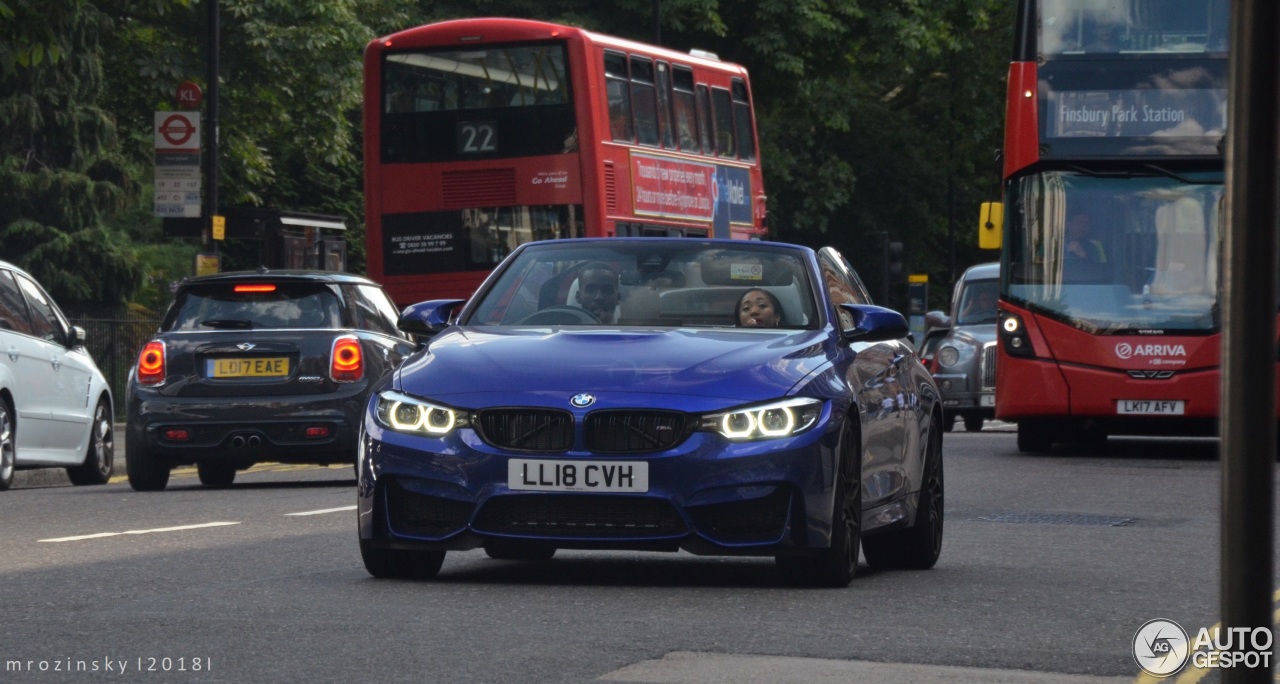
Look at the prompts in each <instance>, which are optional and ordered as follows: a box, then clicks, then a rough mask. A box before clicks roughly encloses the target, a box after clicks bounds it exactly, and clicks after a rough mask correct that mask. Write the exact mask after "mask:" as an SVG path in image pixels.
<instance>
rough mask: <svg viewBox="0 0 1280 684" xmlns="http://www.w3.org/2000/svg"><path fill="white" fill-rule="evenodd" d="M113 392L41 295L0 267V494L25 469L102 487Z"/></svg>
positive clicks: (109, 455)
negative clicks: (59, 471)
mask: <svg viewBox="0 0 1280 684" xmlns="http://www.w3.org/2000/svg"><path fill="white" fill-rule="evenodd" d="M114 415H115V414H114V413H113V409H112V403H111V388H110V387H109V386H108V385H107V380H106V378H104V377H103V375H102V372H101V371H99V370H98V366H97V365H96V364H94V362H93V358H92V357H91V356H89V352H88V350H87V349H85V346H84V330H83V329H81V328H79V327H75V326H72V325H71V324H70V323H68V322H67V318H66V316H64V315H62V311H60V310H59V309H58V305H57V304H55V303H54V301H53V299H52V298H51V297H49V295H48V293H46V292H45V291H44V288H42V287H40V285H39V283H37V282H36V281H35V279H34V278H32V277H31V275H30V274H28V273H26V272H25V271H23V270H22V269H20V268H18V267H16V266H14V265H13V264H10V263H6V262H4V261H0V490H5V489H8V488H9V487H10V486H12V485H13V476H14V473H15V472H16V471H17V470H19V469H26V468H57V467H63V468H66V469H67V476H68V477H69V478H70V479H71V482H72V483H73V484H77V485H91V484H105V483H106V482H107V480H108V479H109V478H110V477H111V470H112V466H113V463H114V461H115V440H114V436H113V432H112V421H113V416H114Z"/></svg>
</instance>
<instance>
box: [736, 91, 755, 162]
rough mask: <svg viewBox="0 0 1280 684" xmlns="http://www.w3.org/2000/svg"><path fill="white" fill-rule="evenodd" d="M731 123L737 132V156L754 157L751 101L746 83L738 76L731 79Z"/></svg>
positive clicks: (743, 157)
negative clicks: (748, 97)
mask: <svg viewBox="0 0 1280 684" xmlns="http://www.w3.org/2000/svg"><path fill="white" fill-rule="evenodd" d="M733 125H734V127H735V130H736V131H737V134H738V148H739V154H738V156H739V157H740V158H742V159H755V158H756V146H755V136H754V135H752V134H751V131H752V129H753V126H752V125H751V102H750V101H748V100H747V84H746V82H744V81H743V80H742V79H740V78H735V79H733Z"/></svg>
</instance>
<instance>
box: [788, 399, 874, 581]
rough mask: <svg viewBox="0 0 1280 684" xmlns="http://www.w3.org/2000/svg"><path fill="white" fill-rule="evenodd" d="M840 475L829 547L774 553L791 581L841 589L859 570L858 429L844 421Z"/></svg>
mask: <svg viewBox="0 0 1280 684" xmlns="http://www.w3.org/2000/svg"><path fill="white" fill-rule="evenodd" d="M840 441H841V449H840V461H839V465H838V468H839V471H838V472H839V474H838V476H837V477H836V481H835V496H834V497H833V498H834V499H835V501H834V510H833V511H832V514H831V546H830V547H828V548H825V549H814V550H811V551H809V552H807V553H805V554H803V555H787V556H777V557H776V558H775V559H774V560H775V562H776V563H777V566H778V569H779V570H781V571H782V573H783V575H784V576H786V578H787V579H788V580H789V581H791V582H792V583H793V584H798V585H801V586H812V587H829V588H832V589H841V588H844V587H847V586H849V583H850V582H852V581H853V578H854V576H855V575H856V574H857V573H858V548H859V546H860V543H859V542H860V540H861V538H862V477H861V475H862V463H861V461H859V460H858V454H859V453H860V451H861V450H860V449H859V447H858V442H859V441H861V440H860V439H859V438H858V432H857V430H856V429H854V428H853V427H851V426H850V425H849V424H848V423H847V422H846V426H845V430H844V435H843V437H842V438H841V440H840Z"/></svg>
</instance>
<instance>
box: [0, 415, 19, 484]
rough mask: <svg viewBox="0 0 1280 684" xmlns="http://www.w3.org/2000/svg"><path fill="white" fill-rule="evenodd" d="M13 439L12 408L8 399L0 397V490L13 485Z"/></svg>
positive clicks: (16, 457) (15, 467)
mask: <svg viewBox="0 0 1280 684" xmlns="http://www.w3.org/2000/svg"><path fill="white" fill-rule="evenodd" d="M14 441H15V440H14V436H13V410H12V409H11V408H9V402H8V401H5V400H4V399H0V492H3V491H4V490H6V489H8V488H10V487H12V486H13V475H14V473H16V472H17V470H18V469H17V465H16V463H17V459H18V450H17V449H16V448H15V447H14Z"/></svg>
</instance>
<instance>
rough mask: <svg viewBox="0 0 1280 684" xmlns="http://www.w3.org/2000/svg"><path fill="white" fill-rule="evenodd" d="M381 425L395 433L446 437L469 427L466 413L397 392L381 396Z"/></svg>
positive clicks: (379, 421) (468, 416)
mask: <svg viewBox="0 0 1280 684" xmlns="http://www.w3.org/2000/svg"><path fill="white" fill-rule="evenodd" d="M377 418H378V423H380V424H381V425H382V426H383V427H387V428H390V429H392V430H395V431H396V432H404V433H407V434H416V435H427V436H430V437H444V436H445V435H447V434H449V433H450V432H453V431H454V430H455V429H457V428H460V427H465V426H467V425H469V424H470V415H469V414H468V413H467V412H466V411H461V410H459V409H454V408H450V407H448V406H441V405H439V404H433V403H431V402H429V401H424V400H422V399H418V398H416V397H411V396H409V395H407V394H403V393H401V392H395V391H390V390H388V391H386V392H382V393H380V394H379V395H378V408H377Z"/></svg>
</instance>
